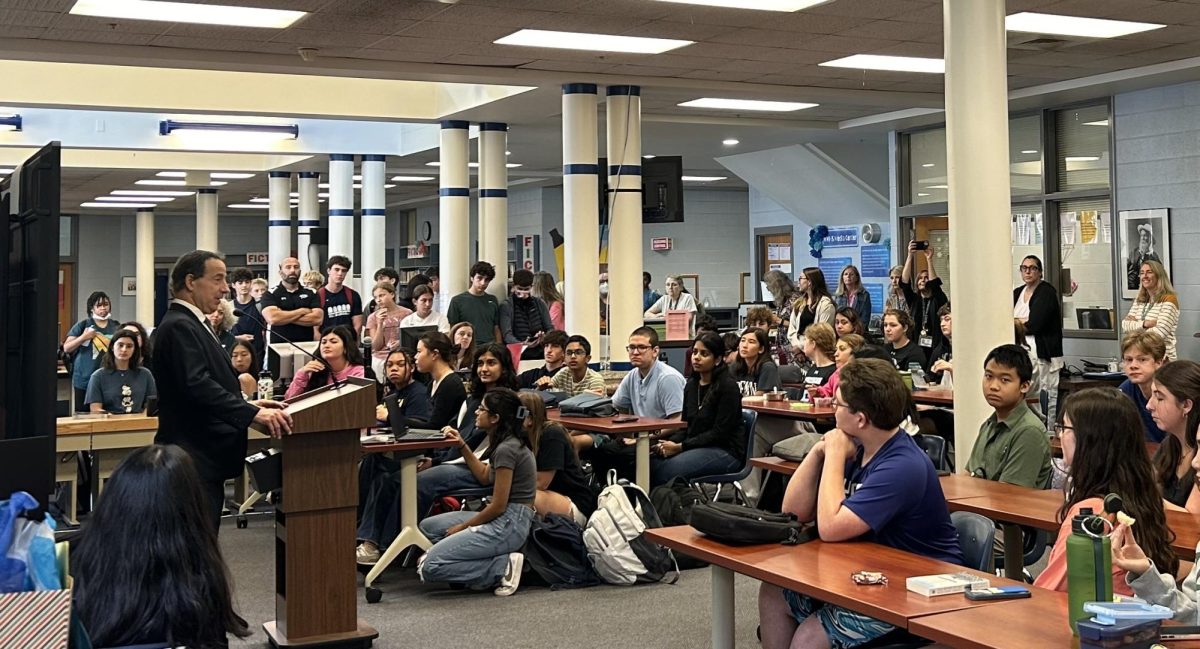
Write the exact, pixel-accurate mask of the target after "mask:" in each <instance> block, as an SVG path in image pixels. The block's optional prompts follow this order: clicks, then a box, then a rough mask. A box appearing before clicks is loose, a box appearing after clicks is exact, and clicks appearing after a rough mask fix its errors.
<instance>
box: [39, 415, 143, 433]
mask: <svg viewBox="0 0 1200 649" xmlns="http://www.w3.org/2000/svg"><path fill="white" fill-rule="evenodd" d="M55 428H56V429H57V433H58V434H59V435H87V434H92V433H125V432H132V431H147V430H158V417H147V416H146V415H145V414H136V415H109V416H107V417H103V416H101V417H87V416H85V417H59V418H58V419H57V420H56V421H55Z"/></svg>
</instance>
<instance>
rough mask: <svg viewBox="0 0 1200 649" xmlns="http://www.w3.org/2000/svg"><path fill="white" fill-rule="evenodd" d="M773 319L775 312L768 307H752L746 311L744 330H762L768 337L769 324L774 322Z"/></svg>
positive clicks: (770, 325)
mask: <svg viewBox="0 0 1200 649" xmlns="http://www.w3.org/2000/svg"><path fill="white" fill-rule="evenodd" d="M775 317H776V316H775V312H774V311H772V310H771V308H770V307H765V306H762V305H759V306H752V307H750V308H749V309H747V310H746V328H747V329H762V330H763V331H765V332H767V334H768V335H770V332H771V327H772V324H771V323H772V322H774V321H775Z"/></svg>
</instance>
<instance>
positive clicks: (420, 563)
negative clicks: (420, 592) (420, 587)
mask: <svg viewBox="0 0 1200 649" xmlns="http://www.w3.org/2000/svg"><path fill="white" fill-rule="evenodd" d="M428 556H429V553H428V552H426V553H424V554H422V555H421V558H419V559H417V577H419V578H420V579H421V583H425V559H426V558H427V557H428Z"/></svg>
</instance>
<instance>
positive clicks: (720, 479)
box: [691, 410, 758, 505]
mask: <svg viewBox="0 0 1200 649" xmlns="http://www.w3.org/2000/svg"><path fill="white" fill-rule="evenodd" d="M756 423H758V413H757V412H754V411H753V410H742V432H743V433H744V434H745V435H746V461H745V463H743V464H742V468H740V469H738V470H737V471H734V472H733V473H722V474H719V475H709V476H704V477H702V478H696V479H695V480H692V481H691V483H692V484H693V485H696V484H715V485H717V493H716V494H714V495H713V500H717V499H718V498H719V497H720V495H721V485H725V484H733V491H734V494H735V495H736V498H735V499H736V500H738V501H740V502H741V504H743V505H745V504H748V503H749V501H748V500H747V499H746V493H745V492H744V491H742V485H741V481H742V480H745V479H746V476H748V475H750V470H751V469H753V468H754V467H752V466H750V458H751V457H752V456H753V455H754V425H755V424H756Z"/></svg>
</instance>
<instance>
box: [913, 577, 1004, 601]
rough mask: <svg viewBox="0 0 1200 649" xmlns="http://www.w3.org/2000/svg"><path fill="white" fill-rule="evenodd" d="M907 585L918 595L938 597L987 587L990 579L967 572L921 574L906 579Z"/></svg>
mask: <svg viewBox="0 0 1200 649" xmlns="http://www.w3.org/2000/svg"><path fill="white" fill-rule="evenodd" d="M904 585H905V587H906V588H908V589H909V590H911V591H912V592H914V593H917V594H918V595H924V596H926V597H937V596H938V595H952V594H954V593H961V592H963V591H965V590H967V589H968V588H987V587H988V586H989V582H988V580H986V579H984V578H983V577H976V576H975V575H971V574H968V573H965V572H956V573H948V574H944V575H921V576H918V577H909V578H908V579H906V580H905V584H904Z"/></svg>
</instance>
